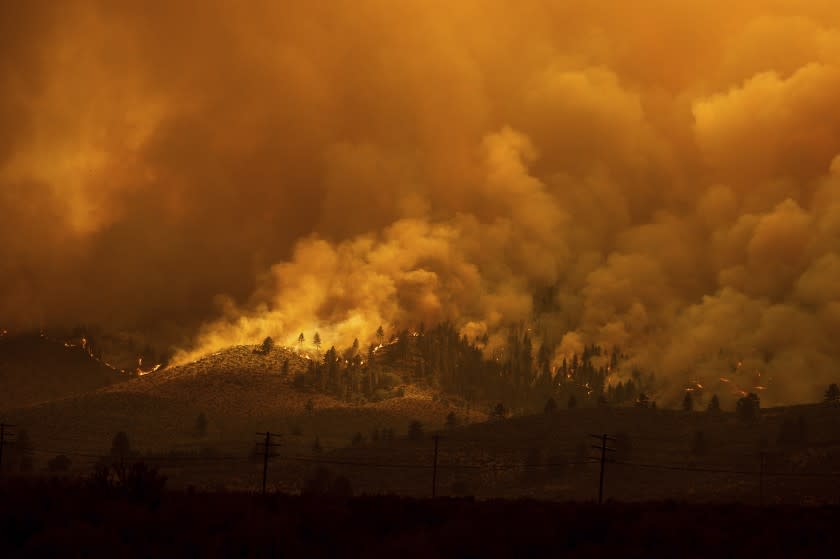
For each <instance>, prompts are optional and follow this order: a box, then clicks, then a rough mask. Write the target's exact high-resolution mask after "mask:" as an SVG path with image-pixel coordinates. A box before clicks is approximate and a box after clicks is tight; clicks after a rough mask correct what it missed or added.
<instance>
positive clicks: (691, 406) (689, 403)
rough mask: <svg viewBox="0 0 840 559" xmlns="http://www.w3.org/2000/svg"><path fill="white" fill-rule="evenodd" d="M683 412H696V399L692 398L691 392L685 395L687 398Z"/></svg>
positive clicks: (684, 401) (683, 405)
mask: <svg viewBox="0 0 840 559" xmlns="http://www.w3.org/2000/svg"><path fill="white" fill-rule="evenodd" d="M682 407H683V411H694V398H693V397H692V396H691V392H686V393H685V398H683V404H682Z"/></svg>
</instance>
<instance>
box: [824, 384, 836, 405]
mask: <svg viewBox="0 0 840 559" xmlns="http://www.w3.org/2000/svg"><path fill="white" fill-rule="evenodd" d="M824 398H825V403H826V404H827V405H829V406H835V407H837V406H840V387H838V386H837V384H835V383H833V382H832V383H831V384H829V385H828V388H827V389H826V391H825V396H824Z"/></svg>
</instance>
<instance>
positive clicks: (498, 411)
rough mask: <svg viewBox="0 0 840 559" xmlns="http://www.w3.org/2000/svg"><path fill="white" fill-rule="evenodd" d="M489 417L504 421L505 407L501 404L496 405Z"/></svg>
mask: <svg viewBox="0 0 840 559" xmlns="http://www.w3.org/2000/svg"><path fill="white" fill-rule="evenodd" d="M490 416H491V417H492V418H493V419H496V420H500V419H504V418H505V417H506V416H507V409H505V405H504V404H503V403H501V402H499V403H498V404H496V406H495V407H494V408H493V411H492V413H491V414H490Z"/></svg>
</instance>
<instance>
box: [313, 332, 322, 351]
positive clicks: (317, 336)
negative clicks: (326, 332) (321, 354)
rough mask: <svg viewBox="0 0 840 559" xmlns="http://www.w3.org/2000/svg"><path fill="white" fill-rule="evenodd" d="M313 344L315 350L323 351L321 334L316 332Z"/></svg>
mask: <svg viewBox="0 0 840 559" xmlns="http://www.w3.org/2000/svg"><path fill="white" fill-rule="evenodd" d="M312 344H313V345H314V346H315V349H317V350H318V351H321V334H319V333H318V332H315V335H314V336H313V337H312Z"/></svg>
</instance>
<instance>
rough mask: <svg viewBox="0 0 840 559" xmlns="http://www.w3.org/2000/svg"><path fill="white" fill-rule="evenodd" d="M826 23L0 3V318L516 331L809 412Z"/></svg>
mask: <svg viewBox="0 0 840 559" xmlns="http://www.w3.org/2000/svg"><path fill="white" fill-rule="evenodd" d="M838 22H840V5H838V4H837V3H836V2H834V1H833V0H832V1H829V0H776V1H772V2H768V1H758V0H751V1H748V2H736V3H733V2H723V1H721V0H687V1H684V2H676V3H675V2H668V1H665V0H642V1H638V2H619V1H615V2H607V3H604V2H579V1H573V0H569V1H564V2H556V1H533V2H519V1H518V2H513V1H510V2H508V1H497V2H484V1H469V0H467V1H462V2H442V1H440V2H438V1H431V2H430V1H429V0H423V1H414V0H406V1H401V2H385V1H377V0H353V1H341V0H336V1H334V2H328V3H312V2H282V3H276V2H266V3H259V2H246V3H238V2H177V3H173V2H151V1H150V2H143V3H142V4H136V5H135V4H133V3H125V2H111V1H107V0H101V1H95V0H90V1H78V2H68V3H62V4H61V5H60V6H58V5H56V4H55V3H53V2H37V1H30V2H3V3H2V4H0V122H2V128H0V212H2V214H1V215H2V219H0V317H2V318H1V319H0V322H2V324H0V326H4V327H8V328H30V327H38V326H53V325H55V326H69V325H73V324H75V323H79V322H89V323H101V324H104V325H107V326H108V327H110V328H115V329H123V330H131V331H138V332H144V333H145V335H147V336H151V337H152V338H154V339H156V340H157V342H158V343H163V344H167V345H173V346H177V347H180V348H184V349H182V350H181V352H180V353H179V359H191V358H193V357H194V356H196V355H198V354H201V353H203V352H206V351H212V350H214V349H217V348H218V347H221V346H224V345H228V344H231V343H237V342H256V341H259V340H260V339H261V338H262V337H264V336H266V335H272V336H274V337H276V338H278V339H279V340H280V341H282V342H284V343H289V344H292V343H294V341H295V339H296V338H297V335H298V333H299V332H301V331H303V332H305V333H306V335H307V336H308V337H311V335H312V334H313V333H314V332H315V331H316V330H317V331H320V333H321V336H322V338H324V340H325V343H327V344H328V345H329V344H336V345H338V346H342V345H346V344H349V343H350V342H352V340H353V338H355V337H358V338H360V339H361V340H362V341H363V342H366V341H372V338H373V332H374V331H375V330H376V327H377V326H378V325H379V324H380V323H381V324H384V325H385V326H386V328H387V329H389V331H393V330H395V329H397V328H402V327H413V326H415V325H417V324H418V323H419V322H421V321H423V322H425V323H426V324H427V325H428V324H431V323H434V322H436V321H440V320H452V321H453V322H454V323H455V324H456V325H457V326H458V327H459V328H460V329H462V331H463V332H464V333H465V334H467V335H469V336H470V337H473V336H480V335H483V334H485V333H486V334H488V335H489V336H490V340H491V342H490V343H491V346H493V345H494V344H498V343H499V342H500V341H501V340H502V339H503V338H504V332H505V329H506V328H507V327H508V326H510V325H512V324H519V323H524V324H527V325H528V327H530V328H532V329H533V331H534V332H535V335H536V336H537V337H539V338H540V339H541V340H544V341H545V343H547V344H550V345H552V346H555V347H556V358H557V359H558V360H559V359H562V357H563V356H564V355H566V354H568V353H570V352H573V351H579V350H580V349H581V348H582V347H583V345H584V344H589V343H600V344H602V345H606V346H612V345H619V346H620V347H621V348H622V349H623V350H624V352H625V353H627V354H628V355H630V357H631V361H632V362H633V363H635V364H637V365H639V366H640V367H643V368H644V369H646V370H649V371H653V372H655V373H656V374H657V377H658V378H659V379H660V381H661V382H660V386H661V390H662V395H663V397H667V395H669V394H670V395H675V394H677V393H678V392H679V391H681V390H682V389H683V387H684V386H685V383H686V382H689V381H697V382H701V383H703V384H705V385H707V386H708V385H712V387H714V386H715V383H719V381H718V379H719V378H720V377H721V376H725V377H731V379H730V380H732V381H733V383H734V384H738V383H740V384H742V385H744V386H752V385H754V384H756V381H755V380H754V379H753V378H752V376H757V373H758V372H760V373H761V374H762V377H761V378H762V379H763V380H762V381H760V382H761V384H764V385H766V386H768V389H767V390H766V391H765V392H764V393H763V398H764V400H765V401H770V402H783V401H801V400H811V399H813V398H815V397H816V396H817V395H818V389H819V388H820V387H821V386H823V385H824V384H826V383H827V382H829V381H832V380H836V378H834V377H835V376H836V371H837V369H838V366H840V346H838V345H837V344H836V343H835V341H836V340H837V339H838V337H840V108H838V106H837V102H836V100H837V99H838V98H840V63H838V61H840V23H838ZM739 362H740V363H741V366H740V367H739V366H738V365H737V363H739ZM733 369H734V370H735V372H734V373H733ZM739 375H740V376H739ZM747 377H750V379H749V380H747Z"/></svg>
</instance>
